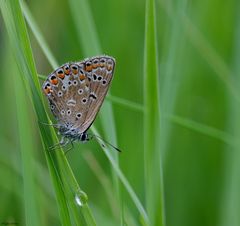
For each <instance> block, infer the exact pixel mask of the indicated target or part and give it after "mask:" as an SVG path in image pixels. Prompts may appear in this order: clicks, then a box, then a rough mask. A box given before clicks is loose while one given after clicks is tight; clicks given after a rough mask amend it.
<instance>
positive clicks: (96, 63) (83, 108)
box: [42, 56, 116, 146]
mask: <svg viewBox="0 0 240 226" xmlns="http://www.w3.org/2000/svg"><path fill="white" fill-rule="evenodd" d="M115 64H116V63H115V59H114V58H113V57H110V56H96V57H92V58H87V59H85V60H83V61H80V62H73V63H66V64H64V65H62V66H60V67H59V68H57V69H56V70H55V71H53V72H52V73H51V74H50V75H48V77H47V79H46V80H45V81H44V83H43V85H42V90H43V92H44V94H45V95H46V97H47V99H48V102H49V106H50V109H51V112H52V114H53V116H54V118H55V119H56V121H57V124H55V127H56V128H57V129H58V133H59V134H60V135H61V136H62V139H61V141H60V143H59V144H58V145H60V146H66V145H67V144H68V143H69V142H71V144H73V142H74V141H82V142H85V141H88V140H89V139H90V138H91V137H89V134H88V133H87V131H88V129H89V128H90V127H91V125H92V123H93V122H94V120H95V118H96V116H97V113H98V112H99V109H100V107H101V105H102V103H103V101H104V98H105V96H106V94H107V92H108V89H109V86H110V84H111V81H112V78H113V73H114V68H115Z"/></svg>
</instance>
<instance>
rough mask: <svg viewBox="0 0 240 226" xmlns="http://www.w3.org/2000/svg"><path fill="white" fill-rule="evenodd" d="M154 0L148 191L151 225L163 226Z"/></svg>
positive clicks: (148, 25)
mask: <svg viewBox="0 0 240 226" xmlns="http://www.w3.org/2000/svg"><path fill="white" fill-rule="evenodd" d="M155 10H156V9H155V0H146V11H145V49H144V108H145V109H144V154H145V156H144V160H145V186H146V187H145V192H146V205H147V213H148V216H149V220H150V225H159V226H160V225H163V205H162V200H163V197H162V194H163V192H162V172H161V156H160V144H159V142H158V141H159V134H160V128H159V127H160V112H159V109H160V107H159V104H160V101H159V81H158V62H157V60H158V56H157V41H156V18H155Z"/></svg>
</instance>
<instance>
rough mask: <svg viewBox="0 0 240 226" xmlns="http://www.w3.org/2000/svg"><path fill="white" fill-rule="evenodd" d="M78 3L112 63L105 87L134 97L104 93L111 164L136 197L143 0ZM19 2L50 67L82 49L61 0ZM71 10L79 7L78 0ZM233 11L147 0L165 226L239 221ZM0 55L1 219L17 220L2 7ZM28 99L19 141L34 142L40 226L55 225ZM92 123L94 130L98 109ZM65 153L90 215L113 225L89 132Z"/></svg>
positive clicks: (107, 179)
mask: <svg viewBox="0 0 240 226" xmlns="http://www.w3.org/2000/svg"><path fill="white" fill-rule="evenodd" d="M0 1H4V0H0ZM9 1H10V0H9ZM70 2H71V1H70ZM86 2H87V4H88V5H89V9H90V11H91V13H92V16H93V23H94V25H95V26H96V30H97V37H98V39H99V40H98V41H99V43H100V45H101V49H102V53H103V54H108V55H111V56H114V57H115V58H116V61H117V65H116V71H115V77H114V80H113V82H112V85H111V88H110V90H111V95H112V96H113V97H118V98H122V99H123V100H127V101H132V102H133V103H136V104H138V106H139V108H135V109H134V108H131V107H129V106H127V105H125V104H121V103H119V102H114V101H112V105H113V110H114V119H115V125H116V134H117V142H118V147H119V148H121V149H122V150H123V153H121V154H120V155H119V165H120V168H121V170H122V172H123V174H124V175H125V177H126V178H127V179H128V181H129V183H130V184H131V186H132V187H133V190H134V191H135V193H136V194H137V196H138V197H139V198H140V200H141V202H142V203H143V205H145V192H144V191H145V186H146V185H145V184H144V152H143V134H144V131H143V128H144V127H143V111H142V108H141V106H143V96H144V93H143V86H144V75H143V60H144V56H143V54H144V32H145V1H142V0H131V1H125V0H121V1H111V0H102V1H96V0H90V1H86ZM25 3H26V5H27V7H28V8H29V9H30V12H31V14H32V16H33V18H34V20H35V21H36V23H37V25H38V26H39V28H40V31H41V33H42V35H43V36H44V38H45V39H46V41H47V43H48V45H49V47H50V49H51V51H52V53H53V55H54V56H55V58H56V59H57V61H58V63H59V65H61V64H63V63H65V62H68V61H76V60H80V59H83V58H85V57H89V56H86V55H85V54H84V48H85V47H84V46H83V45H82V42H81V38H80V37H79V33H78V31H77V28H76V27H78V24H76V20H74V18H73V17H74V16H73V9H72V8H71V4H70V3H69V2H68V1H67V0H64V1H57V0H52V1H48V0H42V1H36V0H32V1H25ZM77 10H78V12H79V15H81V14H83V13H84V12H83V11H82V9H81V7H80V8H78V9H77ZM239 10H240V2H239V1H237V0H230V1H218V0H211V1H208V0H202V1H187V0H178V1H169V0H156V19H157V20H156V28H157V45H158V49H157V53H158V66H159V87H160V111H161V126H160V128H161V132H160V134H155V136H156V138H157V139H158V138H159V139H160V140H161V156H162V169H163V187H164V191H163V195H164V196H163V198H164V214H165V225H167V226H198V225H199V226H200V225H201V226H202V225H204V226H214V225H216V226H235V225H236V226H237V225H240V217H239V211H240V195H239V193H240V192H239V191H240V180H239V178H240V176H239V172H240V167H239V165H240V164H239V161H240V154H239V151H240V144H239V141H238V140H239V132H240V129H239V128H240V127H239V126H240V124H239V122H240V120H239V113H240V111H239V100H240V98H239V97H240V93H239V82H240V80H239V78H238V77H239V70H240V67H239V62H240V61H239V60H240V55H239V53H240V45H239V43H240V42H239V40H240V16H239V15H240V14H239ZM80 18H81V16H80ZM78 23H79V24H81V20H78ZM28 31H29V36H30V41H31V46H32V50H33V54H34V59H35V63H36V67H37V71H38V73H39V74H41V75H47V74H49V73H50V72H51V71H52V70H53V68H52V67H51V65H50V63H49V62H48V60H47V59H46V56H45V55H44V53H43V52H42V50H41V48H40V47H39V44H38V42H37V41H36V38H35V36H34V35H33V33H32V32H31V30H30V29H29V28H28ZM0 62H1V67H0V74H1V76H0V96H1V99H0V122H1V123H0V168H1V169H0V191H1V192H0V223H1V222H5V221H16V222H19V224H20V225H25V216H24V207H23V206H24V204H23V202H24V200H23V195H22V193H23V173H22V159H21V154H20V151H19V131H18V129H17V125H18V122H17V117H16V114H17V111H16V95H18V93H17V92H16V90H14V88H13V80H14V76H17V73H18V70H17V67H16V63H15V60H14V57H13V54H12V50H11V48H10V44H9V38H8V34H7V32H6V28H5V25H4V22H3V20H2V17H1V18H0ZM40 82H41V83H42V80H41V79H40ZM106 101H111V100H106ZM28 106H29V109H28V111H29V114H30V115H31V117H30V118H29V124H28V125H26V126H30V127H31V128H32V131H34V133H33V134H32V136H31V137H29V139H31V140H33V141H34V143H35V149H34V150H32V151H33V152H34V156H35V162H34V165H35V166H36V169H37V178H36V181H37V182H36V183H37V184H38V183H39V189H38V194H39V199H38V205H39V206H40V209H41V218H42V219H43V220H42V221H43V222H44V225H60V221H59V215H58V210H57V204H56V200H55V195H54V191H53V187H52V183H51V179H50V176H49V172H48V169H47V164H46V160H45V157H44V154H43V148H42V144H41V140H40V136H39V132H38V123H37V121H36V117H35V115H34V111H33V107H32V105H31V103H30V102H29V104H28ZM94 125H95V126H96V127H97V128H98V129H99V131H100V134H102V136H103V137H104V134H103V131H102V127H101V122H100V120H99V118H98V119H97V120H96V122H95V123H94ZM113 151H114V150H113ZM67 158H68V161H69V163H70V165H71V168H72V170H73V172H74V174H75V176H76V178H77V180H78V182H79V184H80V185H81V188H82V189H83V191H85V192H86V193H87V195H88V198H89V201H88V203H89V205H90V208H91V209H92V211H93V214H94V217H95V218H96V221H97V223H98V225H120V222H119V217H118V212H116V210H118V209H117V208H116V209H115V207H114V205H116V202H115V201H114V199H112V200H111V197H113V198H114V196H115V194H114V189H113V183H112V171H111V165H110V164H109V162H108V160H107V158H106V156H105V155H104V154H103V152H102V151H101V148H100V147H99V146H98V145H97V142H95V141H92V142H89V143H88V144H77V145H76V146H75V148H74V150H72V151H71V152H69V153H68V155H67ZM39 181H40V182H39ZM121 191H122V203H123V206H124V208H126V209H128V211H127V213H128V214H129V215H127V216H126V219H127V220H126V225H141V223H140V220H139V214H138V211H137V210H136V207H135V206H134V205H133V203H132V201H131V199H130V197H129V196H128V194H127V192H126V191H125V189H124V188H123V187H121ZM109 197H110V198H109ZM123 225H124V224H123Z"/></svg>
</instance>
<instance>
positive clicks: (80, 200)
mask: <svg viewBox="0 0 240 226" xmlns="http://www.w3.org/2000/svg"><path fill="white" fill-rule="evenodd" d="M75 201H76V203H77V205H78V206H83V205H85V204H86V203H87V201H88V196H87V194H86V193H85V192H83V191H82V190H79V191H77V193H76V195H75Z"/></svg>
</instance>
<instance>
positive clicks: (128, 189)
mask: <svg viewBox="0 0 240 226" xmlns="http://www.w3.org/2000/svg"><path fill="white" fill-rule="evenodd" d="M25 7H26V6H25ZM27 12H28V13H30V12H29V10H28V11H27ZM27 12H25V11H24V14H25V13H27ZM31 18H32V17H31ZM32 19H33V18H32ZM34 24H35V25H36V23H34ZM34 35H37V34H35V33H34ZM39 45H40V47H41V43H39ZM49 51H50V50H49ZM40 77H41V79H44V76H43V75H41V76H40ZM141 108H142V107H141ZM91 128H92V131H93V133H95V134H96V130H95V129H94V127H93V126H92V127H91ZM96 135H97V134H96ZM101 147H102V146H101ZM110 163H111V164H112V165H113V164H114V166H113V169H116V166H115V162H113V161H110ZM116 173H118V171H116ZM121 174H122V173H121ZM119 178H120V179H121V181H122V183H123V185H124V186H125V188H126V190H127V191H128V193H129V195H130V197H131V198H132V200H133V202H134V204H135V205H136V207H137V209H138V210H139V212H140V214H141V216H142V218H143V224H144V225H148V223H147V222H148V217H147V214H146V212H145V210H144V208H143V206H142V204H141V202H140V201H139V199H138V198H137V195H136V194H135V193H134V191H133V190H132V188H131V186H130V184H129V182H128V181H127V179H126V178H125V177H124V175H123V174H122V177H121V176H119Z"/></svg>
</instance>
